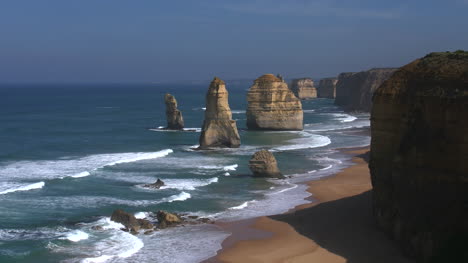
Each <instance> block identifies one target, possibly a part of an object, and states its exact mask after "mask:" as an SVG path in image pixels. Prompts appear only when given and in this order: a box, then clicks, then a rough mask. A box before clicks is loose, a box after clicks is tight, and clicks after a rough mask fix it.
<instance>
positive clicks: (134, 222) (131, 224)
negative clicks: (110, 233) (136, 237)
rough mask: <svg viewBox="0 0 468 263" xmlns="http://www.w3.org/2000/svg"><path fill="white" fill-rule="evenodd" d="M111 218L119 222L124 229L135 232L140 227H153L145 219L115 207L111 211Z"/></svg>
mask: <svg viewBox="0 0 468 263" xmlns="http://www.w3.org/2000/svg"><path fill="white" fill-rule="evenodd" d="M111 220H112V221H114V222H117V223H121V224H122V225H123V226H124V227H125V229H124V230H126V231H130V232H131V233H132V234H137V233H138V231H140V229H153V227H154V226H153V224H151V222H149V221H148V220H145V219H137V218H136V217H135V216H134V215H132V214H129V213H127V212H125V211H123V210H120V209H117V210H115V211H114V212H113V213H112V216H111Z"/></svg>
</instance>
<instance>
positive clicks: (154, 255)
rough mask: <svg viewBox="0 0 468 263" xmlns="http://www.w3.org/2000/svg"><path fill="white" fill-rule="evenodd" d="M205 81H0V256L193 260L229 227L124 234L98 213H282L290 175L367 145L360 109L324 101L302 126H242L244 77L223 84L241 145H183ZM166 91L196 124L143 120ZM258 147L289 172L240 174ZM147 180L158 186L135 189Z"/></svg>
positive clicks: (155, 115) (309, 110) (157, 115)
mask: <svg viewBox="0 0 468 263" xmlns="http://www.w3.org/2000/svg"><path fill="white" fill-rule="evenodd" d="M207 88H208V83H207V84H206V85H146V86H143V85H75V86H73V85H29V86H28V85H22V86H19V85H17V86H5V85H4V86H0V101H1V102H0V262H2V263H3V262H198V261H200V260H203V259H206V258H208V257H210V256H212V255H214V253H215V252H216V250H217V249H219V248H220V243H221V242H222V240H223V239H224V238H226V237H227V236H228V235H229V233H225V232H223V231H220V230H219V229H217V228H216V226H213V225H196V226H187V227H178V228H173V229H167V230H163V231H158V232H155V233H154V234H152V235H143V234H140V235H137V236H133V235H131V234H129V233H126V232H123V231H121V230H119V225H118V224H115V223H113V222H112V221H110V220H109V216H110V215H111V213H112V211H113V210H114V209H117V208H121V209H124V210H126V211H129V212H132V213H135V214H136V215H137V216H138V217H140V218H144V217H148V216H150V215H151V213H152V212H155V211H157V210H161V209H163V210H168V211H172V212H181V213H189V214H194V215H199V216H205V217H210V218H213V219H214V220H235V219H241V218H249V217H254V216H259V215H270V214H276V213H282V212H285V211H287V210H288V209H289V208H292V207H294V206H295V205H299V204H302V203H305V202H307V201H305V200H304V198H306V197H308V196H309V194H308V193H307V192H306V191H305V189H306V187H305V186H304V185H302V184H300V182H303V181H307V180H311V179H315V178H320V177H322V176H326V175H330V174H331V173H333V172H335V171H336V170H338V169H342V168H343V167H345V166H346V165H349V160H347V159H346V158H347V157H346V156H344V155H342V154H340V153H339V152H338V151H337V150H335V149H337V148H343V147H354V146H363V145H368V144H369V141H370V138H369V137H368V136H367V135H365V133H363V132H362V131H363V130H365V129H367V128H368V127H369V115H368V114H347V113H344V112H343V111H342V110H341V109H340V108H338V107H336V106H334V105H333V101H332V100H328V99H315V100H308V101H304V102H303V108H304V124H305V130H304V131H301V132H259V131H246V130H245V127H246V126H245V121H246V117H245V109H246V106H247V105H246V92H247V89H248V86H241V85H238V86H230V85H229V83H228V86H227V88H228V91H229V103H230V107H231V109H232V112H233V118H234V119H235V120H237V126H238V128H239V129H240V135H241V140H242V146H241V147H240V148H239V149H219V150H212V151H194V150H193V148H194V147H196V146H197V144H198V138H199V136H200V132H199V130H200V127H201V124H202V122H203V114H204V108H203V107H204V103H205V102H204V100H205V93H206V91H207ZM166 92H169V93H171V94H173V95H174V96H175V97H176V98H177V100H178V103H179V109H180V110H181V111H182V113H183V116H184V119H185V124H186V127H187V128H193V129H196V130H197V131H196V132H189V131H185V132H173V131H157V130H154V128H157V127H159V126H165V125H166V121H165V108H164V94H165V93H166ZM263 148H266V149H270V150H271V151H273V152H274V154H275V156H276V158H277V160H278V163H279V168H280V169H281V170H282V172H283V173H284V174H285V175H290V176H291V178H289V179H286V180H267V179H258V178H257V179H255V178H251V177H249V176H246V175H248V174H249V170H248V167H247V163H248V160H249V158H250V157H251V155H252V154H253V153H254V152H255V151H257V150H259V149H263ZM157 178H160V179H162V180H163V181H165V182H166V184H167V186H166V187H165V188H164V189H160V190H149V189H145V188H143V187H142V185H144V184H147V183H152V182H154V181H156V179H157ZM98 225H99V226H102V227H103V228H104V231H97V230H93V226H98Z"/></svg>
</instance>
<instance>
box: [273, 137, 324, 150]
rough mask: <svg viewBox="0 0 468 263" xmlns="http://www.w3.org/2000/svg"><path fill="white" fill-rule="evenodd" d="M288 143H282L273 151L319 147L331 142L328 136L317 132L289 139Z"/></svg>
mask: <svg viewBox="0 0 468 263" xmlns="http://www.w3.org/2000/svg"><path fill="white" fill-rule="evenodd" d="M288 143H290V144H289V145H283V146H279V147H275V148H273V149H272V150H273V151H290V150H300V149H308V148H319V147H324V146H327V145H329V144H330V143H331V140H330V138H328V137H327V136H323V135H318V134H309V135H308V136H307V137H305V138H298V139H292V140H289V141H288Z"/></svg>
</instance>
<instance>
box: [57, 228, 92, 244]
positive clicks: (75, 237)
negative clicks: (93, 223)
mask: <svg viewBox="0 0 468 263" xmlns="http://www.w3.org/2000/svg"><path fill="white" fill-rule="evenodd" d="M88 238H89V235H88V234H87V233H85V232H83V231H81V230H74V231H72V232H69V233H68V234H67V235H66V236H65V237H61V238H60V239H66V240H69V241H71V242H79V241H81V240H86V239H88Z"/></svg>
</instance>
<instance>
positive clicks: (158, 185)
mask: <svg viewBox="0 0 468 263" xmlns="http://www.w3.org/2000/svg"><path fill="white" fill-rule="evenodd" d="M165 185H166V184H164V182H163V181H162V180H161V179H158V180H157V181H156V182H155V183H153V184H145V187H148V188H154V189H159V188H161V186H165Z"/></svg>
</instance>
